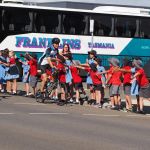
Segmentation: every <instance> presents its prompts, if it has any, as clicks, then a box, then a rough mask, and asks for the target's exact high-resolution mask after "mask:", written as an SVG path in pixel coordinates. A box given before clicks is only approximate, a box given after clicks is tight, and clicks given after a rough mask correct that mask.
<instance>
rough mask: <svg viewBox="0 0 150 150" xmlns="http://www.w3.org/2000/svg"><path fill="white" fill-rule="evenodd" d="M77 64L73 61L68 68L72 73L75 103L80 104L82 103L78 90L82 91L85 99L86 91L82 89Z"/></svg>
mask: <svg viewBox="0 0 150 150" xmlns="http://www.w3.org/2000/svg"><path fill="white" fill-rule="evenodd" d="M77 65H79V64H77V62H75V61H73V63H72V65H71V66H70V70H71V74H72V79H73V85H74V88H75V92H76V100H75V104H79V103H80V102H81V103H80V104H81V105H82V104H83V103H82V101H79V100H80V92H79V90H81V91H82V93H83V94H84V96H85V99H87V96H86V93H85V91H84V89H83V85H82V78H81V77H80V75H79V70H78V68H79V67H78V66H77Z"/></svg>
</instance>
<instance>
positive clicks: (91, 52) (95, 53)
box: [88, 50, 97, 56]
mask: <svg viewBox="0 0 150 150" xmlns="http://www.w3.org/2000/svg"><path fill="white" fill-rule="evenodd" d="M88 54H93V55H94V56H96V55H97V52H96V51H95V50H91V51H89V52H88Z"/></svg>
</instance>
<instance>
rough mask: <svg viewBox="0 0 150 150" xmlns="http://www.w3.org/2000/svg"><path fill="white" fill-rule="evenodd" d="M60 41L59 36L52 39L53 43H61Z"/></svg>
mask: <svg viewBox="0 0 150 150" xmlns="http://www.w3.org/2000/svg"><path fill="white" fill-rule="evenodd" d="M59 43H60V39H59V38H53V39H52V44H59Z"/></svg>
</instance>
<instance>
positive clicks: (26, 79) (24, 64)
mask: <svg viewBox="0 0 150 150" xmlns="http://www.w3.org/2000/svg"><path fill="white" fill-rule="evenodd" d="M20 62H21V63H22V68H23V77H22V82H23V83H25V92H26V94H25V96H29V90H30V88H29V76H30V74H29V70H30V66H29V65H28V60H27V59H26V58H25V57H24V62H22V61H21V60H20Z"/></svg>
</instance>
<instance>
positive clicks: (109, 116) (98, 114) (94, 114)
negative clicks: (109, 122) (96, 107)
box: [82, 114, 120, 117]
mask: <svg viewBox="0 0 150 150" xmlns="http://www.w3.org/2000/svg"><path fill="white" fill-rule="evenodd" d="M82 115H84V116H99V117H120V115H100V114H82Z"/></svg>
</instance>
